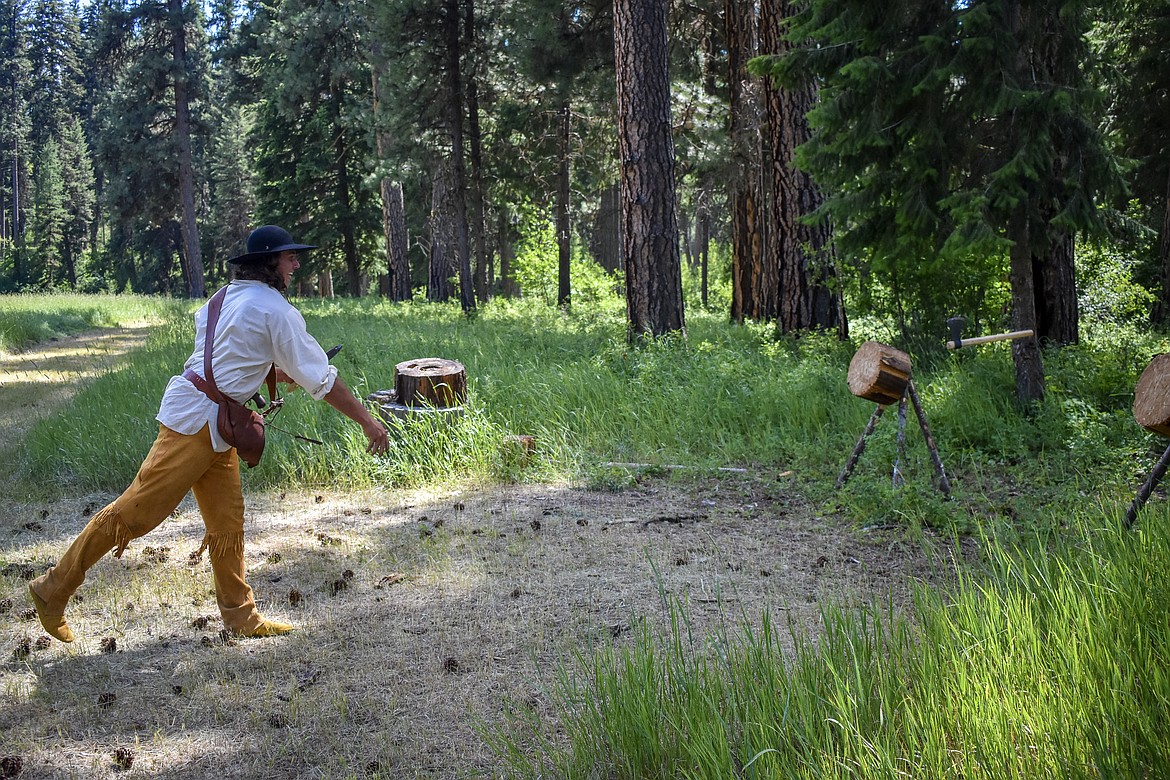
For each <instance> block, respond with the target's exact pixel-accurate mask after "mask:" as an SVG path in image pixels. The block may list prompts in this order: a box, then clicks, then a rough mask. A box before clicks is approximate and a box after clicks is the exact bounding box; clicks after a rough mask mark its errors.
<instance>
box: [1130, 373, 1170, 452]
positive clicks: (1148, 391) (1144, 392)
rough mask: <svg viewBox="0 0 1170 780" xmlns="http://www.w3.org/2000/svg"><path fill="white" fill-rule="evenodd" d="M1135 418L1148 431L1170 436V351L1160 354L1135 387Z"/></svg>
mask: <svg viewBox="0 0 1170 780" xmlns="http://www.w3.org/2000/svg"><path fill="white" fill-rule="evenodd" d="M1133 418H1134V419H1135V420H1137V424H1138V425H1140V426H1142V427H1143V428H1145V429H1146V430H1147V431H1153V432H1154V433H1157V434H1159V435H1161V436H1170V353H1165V352H1164V353H1162V354H1161V355H1158V356H1157V357H1155V358H1154V359H1153V360H1151V361H1150V364H1149V365H1148V366H1146V369H1145V371H1142V375H1141V377H1139V378H1138V381H1137V384H1136V385H1135V386H1134V389H1133Z"/></svg>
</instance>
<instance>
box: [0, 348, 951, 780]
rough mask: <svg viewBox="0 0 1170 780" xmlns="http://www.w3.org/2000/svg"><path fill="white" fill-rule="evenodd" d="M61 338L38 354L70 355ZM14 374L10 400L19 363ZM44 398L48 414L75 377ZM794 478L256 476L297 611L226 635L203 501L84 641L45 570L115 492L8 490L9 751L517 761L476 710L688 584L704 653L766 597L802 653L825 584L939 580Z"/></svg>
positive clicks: (135, 573) (243, 766)
mask: <svg viewBox="0 0 1170 780" xmlns="http://www.w3.org/2000/svg"><path fill="white" fill-rule="evenodd" d="M108 343H109V342H104V341H99V342H97V343H94V342H89V346H84V347H80V346H79V347H78V349H79V350H80V351H81V352H82V353H83V354H84V353H86V351H87V350H91V349H98V350H101V349H103V347H99V346H97V344H108ZM67 349H69V348H68V347H65V346H62V350H67ZM52 352H53V350H52V349H51V348H50V349H46V350H44V351H43V352H42V353H39V357H37V358H35V360H34V359H33V358H29V359H27V360H26V363H25V365H26V368H25V369H24V370H26V371H28V372H29V374H30V375H35V374H36V372H37V371H43V372H45V373H44V375H46V376H51V375H52V374H50V373H48V371H49V366H50V365H51V362H50V361H52V360H54V359H55V358H54V356H53V355H52V354H51V353H52ZM105 354H113V353H112V351H111V352H108V353H105ZM60 359H61V361H62V363H61V365H62V366H70V365H72V366H74V367H73V368H64V367H62V368H60V369H59V370H60V372H61V373H60V374H59V376H62V377H69V376H76V377H77V378H78V379H81V378H83V377H82V374H81V371H80V369H79V368H78V367H77V366H78V365H79V364H78V363H69V362H68V359H67V357H66V356H65V355H60ZM85 362H87V361H85V360H80V363H85ZM7 370H8V369H6V371H7ZM4 376H5V379H4V385H3V386H0V403H3V401H4V397H3V394H4V393H6V392H10V391H11V390H12V389H13V388H12V387H11V386H10V385H13V384H18V383H17V382H16V380H15V379H12V380H10V379H9V378H8V377H9V374H7V373H6V374H5V375H4ZM35 395H36V402H35V404H33V403H32V401H31V400H30V405H31V406H32V407H33V408H35V410H36V413H37V414H46V413H48V412H49V411H50V410H51V408H52V405H53V404H62V403H67V402H68V398H69V395H70V391H69V389H68V388H65V387H56V386H54V388H53V389H52V391H50V392H43V391H42V392H40V393H37V394H35ZM30 415H31V413H30ZM7 430H8V431H9V433H8V434H7V435H12V434H11V432H12V431H14V430H20V429H19V427H18V426H9V427H8V428H7ZM792 480H793V477H792V475H790V474H788V473H786V472H783V471H778V470H772V471H766V472H763V473H758V474H754V475H738V474H717V473H716V474H710V475H707V476H705V477H700V478H698V479H693V480H688V481H686V482H673V481H669V480H662V479H658V480H647V481H643V482H642V483H641V484H639V485H638V486H637V487H636V488H634V489H631V490H626V491H623V492H620V493H610V492H593V491H586V490H580V489H575V488H573V487H570V486H566V485H511V486H487V487H483V488H461V489H448V490H444V491H442V492H434V491H431V492H426V491H418V492H413V493H410V494H404V493H402V492H398V491H370V492H365V493H357V494H348V495H335V494H328V495H326V494H317V493H308V492H293V491H289V492H286V493H280V494H265V495H251V496H249V497H248V501H249V513H248V517H249V520H248V522H249V527H248V546H247V553H246V554H247V560H248V568H249V579H250V581H251V583H252V585H253V587H254V588H255V590H256V594H257V600H258V603H259V604H260V607H261V610H262V611H263V612H265V613H267V614H271V615H273V616H274V617H279V618H284V619H288V620H290V621H291V622H293V623H295V624H296V625H297V626H298V630H297V631H296V632H294V633H293V634H291V635H289V636H287V637H281V638H274V639H265V640H250V641H235V640H229V641H227V642H225V641H224V640H223V638H222V637H221V635H220V633H219V629H220V628H221V627H222V625H221V624H220V622H219V618H218V615H217V611H216V606H215V598H214V595H213V591H212V590H211V577H210V569H209V567H208V565H207V562H206V556H204V558H203V559H202V560H199V561H192V560H191V559H190V553H192V552H194V551H195V550H196V549H197V547H198V544H199V540H200V537H201V536H202V523H201V521H200V519H199V515H198V511H197V509H196V507H195V506H194V504H193V503H192V502H191V500H190V498H188V500H187V501H186V502H184V504H183V505H182V506H181V507H180V509H179V511H178V512H177V513H176V515H175V516H174V517H173V518H171V519H170V520H169V521H168V522H166V523H164V524H163V525H162V526H161V527H160V528H159V529H157V530H156V531H154V532H153V533H151V534H150V535H148V536H147V537H144V538H143V539H139V540H136V541H135V542H134V543H133V544H132V545H131V547H130V548H129V549H128V550H127V552H126V554H125V555H124V556H123V558H122V559H120V560H118V559H113V558H107V559H105V560H103V561H102V562H100V563H99V564H98V565H97V566H95V567H94V569H93V570H92V571H91V575H90V577H89V578H88V579H87V581H86V584H85V586H84V587H83V589H82V591H81V595H82V597H83V598H82V599H80V600H75V601H74V602H73V603H72V604H71V606H70V614H69V617H70V621H71V623H72V624H73V626H74V628H75V630H76V631H77V632H78V634H79V637H80V638H79V640H78V641H77V642H75V643H74V644H73V645H68V646H66V645H62V644H60V643H56V642H50V641H49V640H48V639H47V637H46V638H44V639H42V638H41V636H42V635H41V632H40V630H39V626H38V625H37V623H36V622H35V620H32V619H31V616H30V615H29V613H28V610H27V601H26V596H25V594H24V588H25V581H24V578H25V577H26V576H33V573H34V572H39V571H41V570H43V569H44V568H45V566H46V565H48V563H49V562H50V561H52V560H55V558H56V557H57V556H59V555H60V554H61V552H62V551H63V550H64V548H65V545H66V544H67V543H68V541H69V540H70V539H71V538H72V537H73V535H75V534H76V533H77V531H78V530H79V529H80V527H81V526H82V525H83V524H84V523H85V522H86V518H87V517H88V516H89V515H91V514H92V513H93V511H94V510H95V509H96V508H98V507H100V506H101V505H102V503H103V502H104V501H105V500H107V499H108V498H109V496H102V495H94V496H83V497H78V498H74V499H69V500H63V501H57V502H53V503H45V504H33V503H26V504H20V503H16V502H12V501H6V502H4V505H3V509H2V514H0V560H2V561H3V562H4V564H5V566H6V568H5V569H4V571H3V575H4V576H3V579H2V580H0V585H2V589H0V612H2V613H3V614H0V621H2V630H0V655H2V656H3V657H5V658H6V659H7V660H6V661H5V662H4V664H3V666H2V668H0V754H4V755H14V756H18V757H20V759H21V761H22V762H23V764H24V766H25V767H26V768H28V769H35V771H33V772H31V773H30V774H29V776H35V777H49V778H57V777H60V778H65V777H76V776H85V777H118V778H125V777H135V776H144V777H145V776H148V775H149V776H164V777H167V778H180V777H182V778H187V777H190V778H196V777H199V778H202V777H207V776H219V777H223V778H228V777H241V778H246V777H265V778H300V777H403V778H453V777H460V778H462V777H481V776H498V775H499V767H498V766H497V764H496V762H495V759H494V757H493V756H492V755H491V753H490V751H489V750H488V749H487V748H486V747H485V745H484V743H483V740H482V738H481V736H480V732H479V731H478V729H479V728H480V727H481V726H482V725H483V724H489V725H490V724H499V723H500V722H501V717H502V712H503V710H504V708H505V707H506V706H508V705H519V706H520V707H522V708H524V709H527V710H528V711H530V712H532V713H533V714H534V715H535V716H537V717H542V718H550V717H553V716H554V711H553V709H552V707H551V701H550V695H549V687H548V686H549V685H550V684H551V682H552V681H553V679H554V677H555V670H556V668H557V665H558V663H560V662H564V661H566V660H571V659H572V657H573V654H574V653H575V652H577V651H583V652H585V653H586V654H588V653H589V649H590V648H595V647H601V646H610V645H616V646H619V647H621V646H629V645H630V644H632V643H633V642H634V641H635V638H636V637H637V636H638V635H639V634H640V633H641V632H642V631H643V630H654V631H660V630H668V629H669V625H670V613H669V604H670V603H671V602H675V603H679V604H683V605H685V606H684V611H685V613H686V615H687V617H688V619H689V621H690V628H691V631H692V633H693V636H694V638H695V642H696V647H697V649H698V652H706V651H707V650H706V649H707V648H709V647H710V637H711V636H713V635H714V634H715V633H717V632H719V631H720V629H721V626H724V625H727V626H730V627H731V629H732V630H733V631H734V630H735V627H737V626H739V625H740V623H741V621H745V620H746V621H748V622H749V623H751V624H752V625H754V626H757V627H758V625H759V622H760V617H761V615H762V614H763V613H764V612H765V611H767V612H768V613H769V614H770V615H772V617H773V622H774V624H775V625H776V626H777V630H778V632H779V634H780V639H781V641H780V646H781V647H782V648H784V649H785V652H787V651H789V650H791V648H792V641H791V637H789V636H788V634H787V629H786V627H785V626H786V624H787V625H791V626H792V627H793V629H794V631H795V632H796V633H797V634H798V635H800V636H803V637H806V638H810V639H812V640H814V641H815V639H816V637H817V636H818V635H819V634H820V632H821V631H822V626H821V619H820V611H821V609H822V608H823V607H824V605H825V604H826V603H830V602H831V603H855V602H870V601H874V600H876V601H879V602H881V603H886V602H887V601H888V600H891V599H892V601H893V602H894V603H895V604H906V603H907V602H908V599H909V597H910V593H911V590H912V588H913V586H914V583H915V582H918V581H921V580H928V579H929V578H930V577H931V568H930V566H929V564H928V562H927V561H926V560H925V557H924V556H923V554H922V553H921V551H920V550H919V549H918V548H917V547H916V546H913V545H909V544H906V543H903V542H901V541H899V540H898V539H896V538H891V537H889V536H887V535H885V534H883V533H882V532H880V531H869V532H861V531H855V530H853V529H851V528H849V527H848V526H847V525H846V524H844V523H843V522H842V521H841V520H840V519H839V518H836V517H833V516H826V515H823V514H821V512H820V510H819V509H818V507H816V506H814V505H812V504H810V503H809V502H808V501H807V500H806V499H805V498H803V497H802V495H801V493H800V491H799V488H798V486H797V485H796V484H794V482H793V481H792ZM664 597H665V598H664ZM119 749H121V750H129V751H131V753H132V754H133V766H132V768H131V769H130V770H129V771H122V770H119V769H118V768H117V767H116V766H115V762H114V756H115V754H116V751H118V750H119ZM123 755H125V754H123Z"/></svg>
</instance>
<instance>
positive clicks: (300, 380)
mask: <svg viewBox="0 0 1170 780" xmlns="http://www.w3.org/2000/svg"><path fill="white" fill-rule="evenodd" d="M206 339H207V304H204V305H203V306H202V307H201V308H200V309H199V311H197V312H196V313H195V351H194V352H192V353H191V357H189V358H187V362H186V363H184V364H183V368H184V369H191V370H192V371H194V372H195V373H196V374H199V375H200V376H203V345H204V343H205V341H206ZM211 353H212V355H213V361H212V369H213V371H214V374H215V385H216V387H218V388H219V390H220V392H221V393H223V394H225V395H229V396H231V397H232V398H234V399H236V400H237V401H239V402H241V403H243V402H244V401H247V400H248V399H249V398H251V397H252V396H253V395H255V394H256V391H257V390H259V389H260V386H261V385H263V384H264V379H265V377H267V376H268V367H269V366H270V365H272V364H273V363H275V364H276V365H277V366H278V367H279V368H280V369H282V370H283V371H284V372H285V373H286V374H288V375H289V377H291V378H292V379H293V381H295V382H296V383H297V384H298V385H300V386H301V387H303V388H305V390H306V391H307V392H308V393H309V395H310V396H312V397H313V398H314V399H316V400H318V401H319V400H321V399H322V398H324V397H325V396H326V395H327V394H328V393H329V391H330V390H332V389H333V383H334V381H335V380H336V379H337V368H336V367H335V366H332V365H330V364H329V358H328V357H326V356H325V351H324V350H323V349H321V345H320V344H318V343H317V341H316V339H314V338H313V337H312V336H310V335H309V332H308V331H307V330H306V329H305V318H304V317H303V316H301V313H300V312H299V311H297V310H296V308H294V307H293V305H292V304H291V303H289V302H288V301H287V300H285V297H284V296H283V295H281V294H280V292H279V291H278V290H276V289H275V288H273V287H270V286H269V285H267V284H265V283H264V282H257V281H253V280H236V281H234V282H232V283H231V284H230V285H229V286H228V290H227V294H226V295H225V296H224V301H223V309H222V310H221V312H220V315H219V322H218V323H217V324H216V326H215V341H214V343H213V344H212V350H211ZM218 413H219V406H218V404H216V403H215V402H214V401H212V400H211V399H210V398H208V397H207V396H206V395H204V394H203V392H202V391H200V390H199V388H197V387H195V385H193V384H191V382H190V381H189V380H187V379H184V378H183V377H182V376H173V377H171V381H170V382H168V383H167V389H166V391H165V392H164V393H163V397H162V404H161V406H160V407H159V410H158V416H157V418H156V419H157V420H158V421H159V422H160V423H162V424H163V425H165V426H166V427H168V428H170V429H171V430H173V431H175V432H177V433H182V434H184V435H187V436H192V435H194V434H196V433H198V432H199V431H200V430H201V429H202V428H203V426H204V425H206V426H208V428H209V429H210V431H211V446H212V448H213V449H214V450H215V451H216V452H224V451H225V450H227V449H229V445H228V443H227V442H225V441H224V440H223V438H222V437H221V436H220V435H219V431H218V430H217V426H216V418H217V416H218Z"/></svg>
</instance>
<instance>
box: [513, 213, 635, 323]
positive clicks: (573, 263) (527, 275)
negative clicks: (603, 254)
mask: <svg viewBox="0 0 1170 780" xmlns="http://www.w3.org/2000/svg"><path fill="white" fill-rule="evenodd" d="M523 214H524V218H523V221H522V222H521V225H520V239H519V241H517V242H516V255H515V257H514V258H513V260H512V266H511V268H512V276H513V278H514V279H515V280H516V282H517V284H519V285H520V292H521V294H523V295H525V296H527V297H530V298H534V299H535V300H536V301H539V302H541V303H544V304H546V305H549V306H552V305H554V304H556V302H557V284H558V282H557V273H558V271H557V264H558V262H559V259H558V249H557V238H556V225H555V224H554V223H553V222H552V220H551V219H549V216H548V214H546V213H544V212H542V211H541V210H539V209H534V208H529V209H526V210H525V211H524V212H523ZM573 250H574V251H573V252H572V256H571V258H570V262H569V291H570V292H569V295H570V301H571V303H572V305H574V306H587V307H589V308H596V307H598V306H601V307H611V306H612V305H614V303H615V299H614V295H613V294H614V291H615V290H617V289H618V288H619V286H620V285H621V280H620V277H618V275H617V274H616V273H614V274H610V273H607V272H606V271H605V269H604V268H602V267H601V266H600V265H598V264H597V263H595V262H594V261H593V259H592V258H590V257H589V256H588V255H587V254H585V253H584V252H582V251H581V247H580V244H579V243H578V242H573Z"/></svg>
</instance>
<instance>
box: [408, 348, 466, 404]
mask: <svg viewBox="0 0 1170 780" xmlns="http://www.w3.org/2000/svg"><path fill="white" fill-rule="evenodd" d="M394 390H395V392H396V395H397V402H398V403H400V404H402V405H404V406H409V407H416V406H431V407H434V408H436V409H446V408H449V407H452V406H459V405H461V404H462V403H463V402H464V401H466V400H467V372H466V371H465V370H464V368H463V365H462V364H461V363H457V362H456V361H454V360H445V359H443V358H421V359H419V360H407V361H404V362H402V363H399V364H398V365H396V366H395V367H394Z"/></svg>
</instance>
